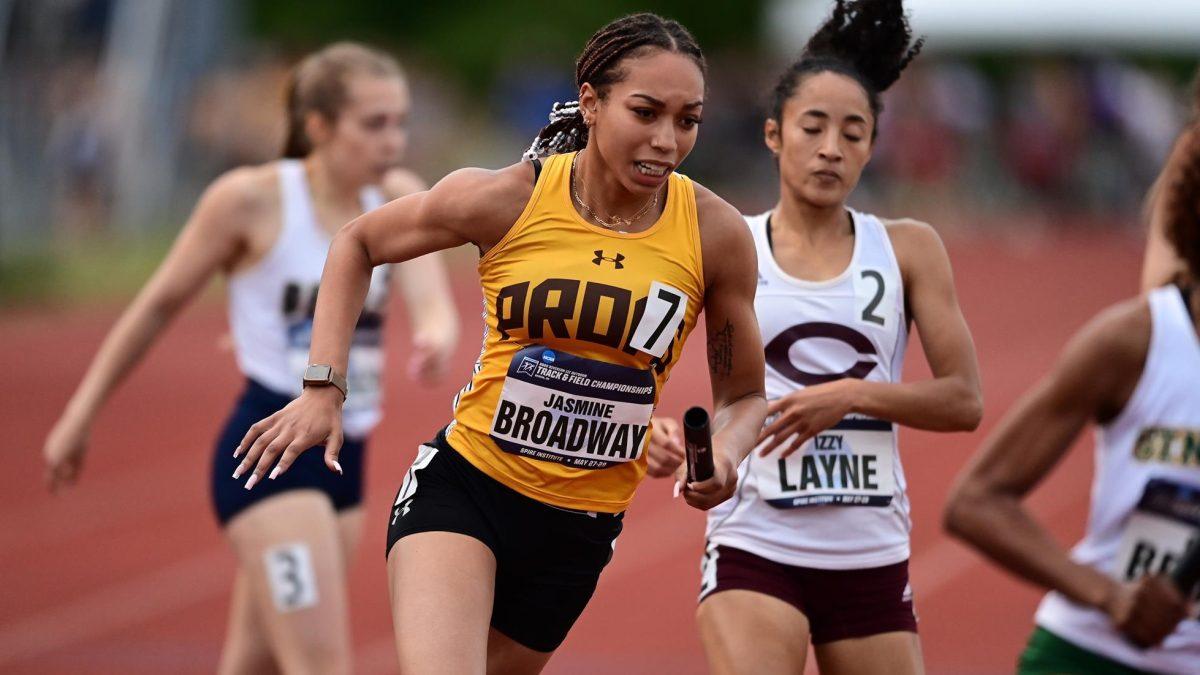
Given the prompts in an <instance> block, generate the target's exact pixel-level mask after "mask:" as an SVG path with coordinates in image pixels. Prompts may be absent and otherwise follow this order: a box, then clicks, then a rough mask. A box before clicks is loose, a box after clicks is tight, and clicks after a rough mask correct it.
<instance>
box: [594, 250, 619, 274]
mask: <svg viewBox="0 0 1200 675" xmlns="http://www.w3.org/2000/svg"><path fill="white" fill-rule="evenodd" d="M602 260H607V261H608V262H610V263H612V264H613V266H614V267H616V268H617V269H619V270H623V269H625V265H622V264H621V263H622V262H623V261H624V260H625V256H623V255H621V254H620V253H618V254H617V257H615V258H609V257H607V256H605V255H604V251H603V250H602V249H601V250H597V251H596V257H595V258H592V264H593V265H595V266H597V267H599V266H600V261H602Z"/></svg>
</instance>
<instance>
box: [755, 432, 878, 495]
mask: <svg viewBox="0 0 1200 675" xmlns="http://www.w3.org/2000/svg"><path fill="white" fill-rule="evenodd" d="M893 435H894V431H893V429H892V423H891V422H886V421H883V420H876V419H869V418H849V417H848V418H846V419H843V420H842V421H841V422H838V423H837V424H836V425H834V426H833V427H832V428H830V429H826V430H825V431H822V432H821V433H819V434H817V435H816V436H815V437H813V438H812V440H810V441H808V442H807V443H805V444H804V445H803V446H801V447H800V449H799V450H797V451H796V452H794V453H792V454H791V455H790V456H789V457H787V458H786V459H780V458H779V457H778V453H779V452H780V450H778V449H777V450H776V451H775V452H773V453H772V454H771V455H768V456H767V457H764V458H762V459H761V460H759V459H758V458H757V457H756V458H755V461H754V462H753V463H752V464H751V466H752V467H753V470H754V472H755V476H756V480H757V482H756V483H755V485H756V486H757V488H758V491H759V493H760V494H762V496H763V498H764V499H765V500H766V502H767V503H768V504H770V505H771V506H774V507H775V508H778V509H792V508H799V507H803V506H825V505H831V506H888V505H889V504H891V503H892V496H893V495H894V494H895V489H896V482H895V480H896V479H895V473H894V472H893V464H894V461H895V459H894V455H895V451H894V447H895V444H894V437H893ZM783 447H787V445H786V443H785V444H784V446H783Z"/></svg>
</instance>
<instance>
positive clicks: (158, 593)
mask: <svg viewBox="0 0 1200 675" xmlns="http://www.w3.org/2000/svg"><path fill="white" fill-rule="evenodd" d="M232 568H233V556H232V555H231V554H230V552H229V548H228V546H225V545H221V546H220V547H217V548H213V549H210V550H208V551H206V552H204V553H201V554H199V555H196V556H192V557H190V558H187V559H185V560H181V561H179V562H176V563H174V564H172V565H169V566H167V567H164V568H161V569H158V570H155V571H152V572H149V573H146V574H143V575H140V576H138V577H136V578H134V579H131V580H128V581H124V582H120V583H116V584H110V585H108V586H104V587H102V588H100V589H98V590H96V591H94V592H92V593H90V594H88V595H85V596H83V597H80V598H78V599H76V600H73V601H71V602H67V603H64V604H62V605H58V606H57V607H52V608H50V609H46V610H43V611H41V612H38V613H36V614H33V615H31V616H27V617H24V618H22V619H19V620H17V621H13V622H10V623H8V624H5V625H3V626H0V666H5V665H7V664H11V663H14V662H18V661H22V660H26V659H30V658H34V657H36V656H40V655H42V654H46V653H47V652H51V651H54V650H60V649H63V648H64V647H67V646H69V645H72V644H77V643H80V642H84V641H86V640H90V639H94V638H97V637H101V636H104V635H106V634H109V633H113V632H116V631H119V630H121V629H125V628H129V627H131V626H135V625H137V624H140V623H144V622H146V621H149V620H152V619H155V618H158V617H161V616H164V615H166V614H169V613H171V612H177V611H179V610H182V609H185V608H187V607H191V606H193V605H196V604H199V603H201V602H204V601H206V600H209V599H211V598H213V597H216V596H218V595H221V594H223V593H228V592H229V588H230V586H231V579H232ZM225 569H228V570H229V573H224V572H223V570H225Z"/></svg>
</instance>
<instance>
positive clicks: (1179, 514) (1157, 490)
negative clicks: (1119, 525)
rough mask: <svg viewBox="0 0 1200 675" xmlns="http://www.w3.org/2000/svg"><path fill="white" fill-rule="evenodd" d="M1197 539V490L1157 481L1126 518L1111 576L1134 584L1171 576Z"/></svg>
mask: <svg viewBox="0 0 1200 675" xmlns="http://www.w3.org/2000/svg"><path fill="white" fill-rule="evenodd" d="M1197 538H1200V486H1189V485H1183V484H1180V483H1175V482H1172V481H1169V480H1164V479H1160V478H1156V479H1153V480H1151V481H1150V482H1148V483H1146V488H1145V490H1144V491H1143V492H1142V499H1141V501H1139V502H1138V505H1137V507H1136V508H1135V509H1134V511H1133V513H1131V514H1130V516H1129V521H1128V522H1127V523H1126V525H1125V532H1124V534H1123V535H1122V537H1121V545H1120V548H1118V549H1117V558H1116V566H1115V567H1114V568H1113V575H1114V576H1115V577H1117V578H1118V579H1120V580H1122V581H1135V580H1137V579H1139V578H1141V577H1143V576H1145V575H1147V574H1159V573H1164V574H1166V573H1170V572H1171V570H1173V569H1174V568H1175V563H1176V562H1177V561H1178V560H1179V559H1180V558H1181V557H1183V553H1184V551H1186V550H1187V548H1188V546H1189V545H1190V544H1191V542H1192V541H1194V540H1196V539H1197Z"/></svg>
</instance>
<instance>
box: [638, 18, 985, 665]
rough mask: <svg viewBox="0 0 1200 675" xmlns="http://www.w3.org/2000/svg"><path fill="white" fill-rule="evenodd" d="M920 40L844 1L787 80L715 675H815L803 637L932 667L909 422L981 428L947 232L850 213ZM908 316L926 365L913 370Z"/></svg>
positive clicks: (761, 221) (721, 563)
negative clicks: (749, 421)
mask: <svg viewBox="0 0 1200 675" xmlns="http://www.w3.org/2000/svg"><path fill="white" fill-rule="evenodd" d="M919 48H920V43H919V42H917V43H915V44H914V43H912V40H911V32H910V30H909V27H908V24H907V22H906V20H905V18H904V8H903V6H902V4H901V2H900V0H858V1H856V2H838V3H837V5H836V7H835V9H834V14H833V17H832V18H831V19H830V20H829V21H828V22H827V23H826V24H825V25H824V26H823V27H822V28H821V29H820V30H819V31H818V32H817V34H816V35H814V36H813V38H812V39H811V40H810V41H809V43H808V45H807V47H806V49H805V52H804V53H803V54H802V56H801V58H800V59H799V60H798V61H797V62H796V63H795V64H793V65H792V66H791V67H790V68H789V69H788V70H787V71H786V72H785V73H784V74H783V76H782V78H781V79H780V81H779V84H778V85H777V86H776V88H775V93H774V105H773V109H772V111H771V115H770V118H769V119H768V120H767V122H766V126H765V135H766V143H767V146H768V148H770V150H771V151H772V152H773V153H774V154H775V156H776V158H777V161H778V166H779V175H780V196H779V202H778V203H777V204H776V206H775V208H773V209H772V210H771V211H770V212H768V213H765V214H762V215H759V216H754V217H749V218H747V219H746V220H747V224H748V226H749V228H750V230H751V232H752V234H753V236H754V240H755V244H756V247H757V251H758V292H757V295H756V297H755V303H754V304H755V311H756V313H757V315H758V323H759V328H760V331H761V333H762V339H763V345H764V350H765V356H766V364H767V373H766V391H767V398H768V401H769V403H770V413H771V416H770V417H768V420H767V422H766V426H765V428H764V430H763V432H762V435H761V437H760V439H759V441H760V444H759V447H758V448H756V450H755V452H754V453H752V455H751V456H750V457H749V458H747V460H746V461H744V462H743V463H742V465H741V468H740V472H739V475H740V480H739V483H738V490H737V492H736V493H735V495H734V497H733V498H732V499H730V500H729V501H728V502H726V503H724V504H721V505H720V506H718V507H716V508H714V509H713V510H712V511H711V512H710V514H709V518H708V542H707V546H706V551H705V556H704V562H703V565H702V569H703V572H702V586H701V595H700V603H701V604H700V607H699V610H698V612H697V616H698V621H699V625H700V632H701V636H702V638H703V641H704V647H705V651H706V653H707V655H708V660H709V665H710V667H711V668H712V670H713V671H714V672H717V673H764V672H767V673H769V672H781V673H782V672H788V673H795V672H803V670H804V662H805V658H806V655H807V650H808V645H809V642H810V641H811V643H812V644H813V645H814V647H815V652H816V656H817V660H818V662H819V664H820V666H821V669H822V671H826V672H828V671H833V672H839V671H844V670H846V669H852V670H854V671H855V672H890V673H896V672H899V673H917V672H921V671H922V670H923V665H922V658H921V651H920V642H919V640H918V639H917V634H916V631H917V622H916V617H915V614H914V611H913V602H912V597H913V596H912V589H910V588H909V586H908V558H909V530H910V528H911V521H910V519H909V506H908V497H907V495H906V493H905V478H904V471H903V469H902V467H901V462H900V454H899V451H898V447H897V443H896V428H897V426H898V425H905V426H910V427H916V428H921V429H931V430H939V431H954V430H968V429H973V428H974V427H975V426H976V425H977V424H978V422H979V418H980V416H981V409H982V403H981V399H980V393H979V378H978V366H977V364H976V360H975V352H974V347H973V345H972V342H971V336H970V333H969V331H968V330H967V326H966V323H965V322H964V321H963V318H962V313H961V312H960V310H959V308H958V303H957V300H956V299H955V293H954V283H953V278H952V275H951V272H950V264H949V260H948V257H947V255H946V252H945V250H944V248H943V247H942V244H941V241H940V239H939V237H938V235H937V234H936V233H935V232H934V230H933V229H932V228H931V227H929V226H928V225H926V224H924V223H919V222H915V221H911V220H895V221H892V220H884V219H880V218H878V217H875V216H872V215H868V214H865V213H860V212H858V211H855V210H852V209H849V208H847V206H846V200H847V199H848V197H849V195H850V193H851V191H852V190H853V188H854V186H855V185H856V184H857V182H858V179H859V176H860V174H861V172H862V170H863V168H864V167H865V165H866V164H867V162H868V161H869V159H870V157H871V152H872V149H873V147H874V145H873V141H874V139H875V135H876V123H877V121H878V118H879V113H880V102H879V95H880V93H881V92H883V91H884V90H885V89H887V88H888V87H889V86H890V85H891V84H892V83H893V82H895V81H896V79H897V78H898V77H899V76H900V72H901V70H902V69H903V68H904V66H905V65H906V64H907V63H908V61H909V60H910V59H911V58H912V57H913V56H915V54H916V52H917V51H918V50H919ZM910 324H915V326H916V328H917V330H918V331H919V332H920V334H921V338H922V340H921V342H922V346H923V347H924V350H925V355H926V358H927V360H928V361H929V365H930V368H931V370H932V372H933V378H931V379H929V380H925V381H921V382H914V383H901V382H900V375H901V368H902V364H903V360H904V351H905V346H906V345H907V342H908V333H909V327H910ZM676 427H677V425H675V424H674V423H672V422H671V421H670V420H663V421H662V422H661V423H656V425H655V429H654V431H653V432H652V434H653V436H652V445H651V456H650V460H651V462H650V463H651V470H652V471H653V472H654V473H656V474H658V475H664V474H669V473H671V472H672V471H674V470H675V469H676V465H677V464H678V461H679V460H680V459H681V458H682V453H681V450H682V449H681V447H680V445H681V444H680V442H679V439H678V438H677V437H676V435H675V434H674V433H673V432H674V430H675V428H676ZM917 590H918V591H919V589H917Z"/></svg>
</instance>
